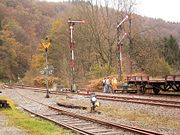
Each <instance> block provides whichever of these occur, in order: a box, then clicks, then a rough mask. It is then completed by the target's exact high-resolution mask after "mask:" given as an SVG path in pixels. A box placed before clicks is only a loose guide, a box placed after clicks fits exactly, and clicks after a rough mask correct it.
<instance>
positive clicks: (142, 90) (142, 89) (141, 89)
mask: <svg viewBox="0 0 180 135" xmlns="http://www.w3.org/2000/svg"><path fill="white" fill-rule="evenodd" d="M140 93H142V94H145V93H146V87H145V86H141V87H140Z"/></svg>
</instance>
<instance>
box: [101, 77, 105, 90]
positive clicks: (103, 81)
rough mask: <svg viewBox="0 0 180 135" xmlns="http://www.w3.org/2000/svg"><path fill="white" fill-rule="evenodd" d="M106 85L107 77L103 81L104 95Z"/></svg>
mask: <svg viewBox="0 0 180 135" xmlns="http://www.w3.org/2000/svg"><path fill="white" fill-rule="evenodd" d="M105 85H106V77H105V78H104V79H103V80H102V86H103V92H104V93H106V89H105Z"/></svg>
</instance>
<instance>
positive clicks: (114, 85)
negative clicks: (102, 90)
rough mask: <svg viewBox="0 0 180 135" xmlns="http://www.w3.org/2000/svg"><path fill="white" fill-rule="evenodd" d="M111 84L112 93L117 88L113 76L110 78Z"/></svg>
mask: <svg viewBox="0 0 180 135" xmlns="http://www.w3.org/2000/svg"><path fill="white" fill-rule="evenodd" d="M111 84H112V92H113V93H114V91H115V90H117V79H116V78H115V77H113V78H112V80H111Z"/></svg>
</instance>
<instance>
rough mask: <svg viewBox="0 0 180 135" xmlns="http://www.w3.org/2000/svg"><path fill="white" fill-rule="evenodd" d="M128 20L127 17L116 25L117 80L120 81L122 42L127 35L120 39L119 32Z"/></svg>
mask: <svg viewBox="0 0 180 135" xmlns="http://www.w3.org/2000/svg"><path fill="white" fill-rule="evenodd" d="M126 19H128V15H126V17H125V18H124V19H123V20H122V21H121V22H120V23H119V24H118V25H117V47H118V51H119V56H118V80H119V81H122V45H123V44H122V40H123V39H124V37H125V36H126V35H127V33H124V35H123V37H122V38H121V39H120V37H119V36H120V31H122V27H121V25H122V24H123V23H124V22H125V21H126Z"/></svg>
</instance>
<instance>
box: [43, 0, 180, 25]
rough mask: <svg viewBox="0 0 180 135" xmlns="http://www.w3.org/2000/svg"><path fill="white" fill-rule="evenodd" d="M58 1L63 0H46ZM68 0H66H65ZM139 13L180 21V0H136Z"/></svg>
mask: <svg viewBox="0 0 180 135" xmlns="http://www.w3.org/2000/svg"><path fill="white" fill-rule="evenodd" d="M44 1H45V0H44ZM46 1H51V2H58V1H63V0H46ZM64 1H66V0H64ZM136 1H137V9H136V10H137V14H140V15H143V16H148V17H152V18H161V19H164V20H166V21H172V22H180V0H136Z"/></svg>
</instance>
